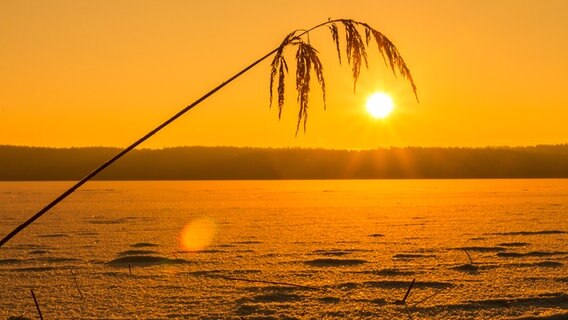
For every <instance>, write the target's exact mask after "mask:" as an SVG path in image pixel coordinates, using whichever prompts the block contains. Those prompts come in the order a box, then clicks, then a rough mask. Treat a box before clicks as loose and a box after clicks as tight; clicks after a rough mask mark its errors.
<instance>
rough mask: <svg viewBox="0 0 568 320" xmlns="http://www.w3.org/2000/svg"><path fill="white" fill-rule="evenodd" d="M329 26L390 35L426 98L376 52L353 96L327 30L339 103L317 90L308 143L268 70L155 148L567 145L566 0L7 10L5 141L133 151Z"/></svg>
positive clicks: (324, 37) (291, 101)
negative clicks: (271, 101) (375, 108)
mask: <svg viewBox="0 0 568 320" xmlns="http://www.w3.org/2000/svg"><path fill="white" fill-rule="evenodd" d="M328 17H332V18H352V19H356V20H360V21H364V22H367V23H369V24H370V25H372V26H373V27H375V28H376V29H378V30H380V31H382V32H384V33H385V34H386V35H387V36H388V37H389V38H390V39H391V40H392V41H393V42H394V43H395V44H396V45H397V47H398V48H399V50H400V52H401V53H402V55H403V57H404V58H405V60H406V62H407V64H408V66H409V67H410V70H411V72H412V74H413V76H414V78H415V81H416V84H417V86H418V92H419V97H420V103H417V102H416V101H415V100H414V97H413V95H412V91H411V88H410V86H409V85H408V83H406V82H404V81H403V80H401V79H396V78H394V77H393V76H392V73H391V72H390V71H388V70H386V69H385V67H384V65H383V64H382V61H380V60H378V59H379V58H378V56H377V52H376V51H370V55H372V56H373V57H374V58H376V59H375V61H374V62H373V63H372V64H371V69H370V70H369V71H366V70H364V71H363V74H362V77H361V79H360V81H359V84H358V91H357V93H356V94H353V84H352V79H351V76H350V72H349V69H348V67H347V66H345V65H343V66H339V64H338V62H337V58H336V56H335V51H334V47H333V43H332V41H331V37H330V34H329V31H328V30H326V29H320V30H319V31H316V32H315V33H314V34H313V35H312V38H311V40H312V44H314V45H315V46H316V47H317V48H318V49H319V50H320V51H321V56H322V59H324V61H323V63H324V68H325V76H326V81H327V86H328V108H327V111H323V110H322V109H323V106H322V103H321V101H320V93H319V91H318V90H314V92H313V97H314V98H313V101H312V104H311V111H310V117H309V120H308V131H307V132H306V133H305V134H303V133H300V134H299V135H298V136H297V137H295V135H294V133H295V121H296V114H297V105H296V101H295V95H294V94H295V93H293V92H292V91H289V93H290V95H289V98H288V101H287V103H286V105H285V107H284V108H285V110H284V117H283V119H282V120H281V121H279V120H278V117H277V111H276V109H274V108H273V109H272V110H271V109H269V108H268V81H269V64H268V62H267V63H263V64H261V65H259V66H257V67H256V68H255V69H253V70H252V71H251V72H250V73H248V74H246V75H244V76H243V77H242V78H240V79H238V80H237V81H236V82H234V83H232V84H230V85H229V86H228V87H226V88H225V89H223V90H222V91H220V92H219V93H217V94H216V95H215V96H213V97H212V98H211V99H209V100H207V101H206V102H204V103H203V104H202V105H200V106H198V107H197V108H196V109H194V110H192V111H190V113H189V114H187V115H186V116H184V117H183V118H182V119H180V120H179V121H177V122H176V123H174V124H173V125H172V126H171V127H169V128H167V129H166V130H164V131H163V132H161V133H160V134H158V135H157V136H156V137H154V138H152V139H151V140H150V141H148V142H147V143H145V144H144V145H143V147H152V148H158V147H165V146H180V145H212V146H217V145H224V146H226V145H233V146H258V147H324V148H375V147H385V146H409V145H410V146H488V145H491V146H495V145H534V144H556V143H567V142H568V125H567V124H566V122H567V121H566V119H568V95H567V94H566V92H567V91H566V85H567V84H568V81H567V80H566V77H567V74H568V59H567V57H568V1H565V0H475V1H471V0H463V1H460V0H431V1H428V0H401V1H378V0H369V1H357V0H352V1H345V0H338V1H335V0H326V1H306V0H302V1H295V0H294V1H290V0H287V1H266V0H242V1H230V0H223V1H222V0H207V1H205V0H203V1H197V0H196V1H158V0H155V1H139V0H130V1H127V0H123V1H114V0H98V1H86V0H85V1H79V0H67V1H63V0H51V1H36V0H3V1H1V2H0V144H12V145H34V146H56V147H67V146H101V145H102V146H126V145H127V144H129V143H131V142H132V141H134V140H135V139H137V138H138V137H139V136H141V135H142V134H143V133H145V132H146V131H148V130H150V129H151V128H153V127H154V126H155V125H157V124H158V123H159V122H161V121H162V120H165V119H166V118H168V117H169V116H170V115H172V114H174V113H175V112H177V111H178V110H179V109H181V108H182V107H184V106H185V105H187V104H189V103H191V102H192V101H193V100H195V99H197V98H198V97H200V96H201V95H202V94H204V93H205V92H207V91H208V90H209V89H211V88H213V87H214V86H216V85H217V84H219V83H220V82H222V81H224V80H225V79H226V78H227V77H229V76H231V75H232V74H233V73H235V72H236V71H238V70H239V69H240V68H242V67H244V66H246V65H247V64H249V63H250V62H252V61H253V60H255V59H256V58H258V57H260V56H262V55H263V54H264V53H266V52H268V51H270V50H272V49H273V48H275V47H276V46H277V45H278V44H279V43H280V41H281V40H282V38H283V36H285V35H286V34H287V33H288V32H290V31H292V30H294V29H299V28H309V27H311V26H313V25H315V24H318V23H320V22H323V21H326V20H327V19H328ZM291 78H292V77H291ZM293 87H294V83H293V82H289V83H288V89H292V88H293ZM377 90H381V91H386V92H389V93H391V94H392V95H393V98H394V100H395V103H396V105H397V107H396V111H395V113H394V114H392V115H391V116H390V117H389V118H388V119H387V120H373V119H372V118H370V117H369V116H368V114H367V113H366V111H365V108H364V101H365V99H366V97H367V96H368V95H369V94H370V93H372V92H374V91H377Z"/></svg>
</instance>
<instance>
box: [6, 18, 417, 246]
mask: <svg viewBox="0 0 568 320" xmlns="http://www.w3.org/2000/svg"><path fill="white" fill-rule="evenodd" d="M338 25H339V26H343V27H344V33H345V44H346V46H345V55H346V57H347V62H348V63H349V64H350V65H351V71H352V75H353V80H354V88H356V85H357V79H358V78H359V74H360V72H361V64H362V62H364V63H365V66H366V67H368V56H367V52H366V49H367V48H368V47H369V45H370V44H371V42H372V40H374V41H375V43H376V44H377V48H378V50H379V52H380V54H381V56H382V58H383V59H384V62H385V64H386V65H387V67H390V68H391V69H392V71H393V73H394V74H395V76H396V72H397V70H398V73H399V74H400V75H401V76H402V78H404V79H406V80H408V81H409V82H410V85H411V86H412V90H413V92H414V95H415V96H416V99H417V100H418V95H417V93H416V86H415V84H414V81H413V79H412V76H411V75H410V70H409V69H408V67H407V66H406V64H405V62H404V60H403V59H402V56H401V55H400V53H399V52H398V50H397V49H396V46H395V45H394V44H393V43H392V42H391V41H390V40H389V39H388V38H387V37H386V36H385V35H383V34H382V33H381V32H379V31H377V30H375V29H373V28H372V27H371V26H369V25H368V24H367V23H364V22H359V21H355V20H351V19H335V20H331V19H330V20H328V21H326V22H323V23H320V24H318V25H316V26H314V27H312V28H310V29H307V30H295V31H293V32H291V33H290V34H288V35H287V36H286V37H285V38H284V40H283V41H282V43H281V44H280V45H279V46H278V47H277V48H275V49H273V50H272V51H270V52H268V53H267V54H265V55H264V56H262V57H261V58H259V59H258V60H256V61H254V62H253V63H251V64H250V65H249V66H247V67H245V68H244V69H242V70H241V71H239V72H237V73H236V74H235V75H233V76H232V77H230V78H229V79H227V80H226V81H224V82H222V83H221V84H220V85H218V86H217V87H215V88H213V89H212V90H211V91H209V92H207V93H206V94H205V95H203V96H202V97H201V98H199V99H197V100H196V101H194V102H193V103H191V104H190V105H188V106H187V107H185V108H183V109H182V110H180V111H179V112H178V113H176V114H175V115H173V116H172V117H171V118H169V119H168V120H166V121H164V122H163V123H161V124H160V125H158V126H157V127H156V128H155V129H153V130H152V131H150V132H148V133H147V134H145V135H144V136H142V137H141V138H140V139H138V140H136V141H135V142H134V143H132V144H131V145H130V146H128V147H126V148H125V149H123V150H122V151H120V152H119V153H118V154H116V155H115V156H114V157H112V158H110V159H109V160H107V161H106V162H105V163H103V164H102V165H100V166H99V167H98V168H96V169H95V170H93V171H92V172H91V173H89V174H88V175H87V176H85V177H84V178H83V179H81V180H80V181H78V182H77V183H75V184H74V185H73V186H72V187H71V188H69V189H68V190H67V191H65V192H63V193H62V194H61V195H60V196H59V197H57V198H56V199H54V200H53V201H52V202H50V203H49V204H47V205H46V206H45V207H44V208H43V209H41V210H40V211H39V212H37V213H36V214H34V215H33V216H32V217H30V218H29V219H28V220H26V221H25V222H24V223H22V224H21V225H19V226H17V227H16V228H15V229H14V230H12V232H10V233H9V234H8V235H6V236H5V237H4V238H3V239H2V240H0V247H2V246H3V245H4V244H5V243H6V242H8V241H9V240H10V239H12V238H13V237H14V236H15V235H17V234H18V233H20V232H21V231H22V230H24V229H25V228H27V227H28V226H29V225H30V224H32V223H33V222H34V221H36V220H37V219H38V218H39V217H41V216H42V215H44V214H45V213H46V212H48V211H49V210H50V209H51V208H53V207H54V206H55V205H57V204H58V203H59V202H61V201H63V199H65V198H67V197H68V196H69V195H71V194H72V193H73V192H74V191H75V190H77V189H79V187H81V186H82V185H83V184H85V183H86V182H87V181H89V180H91V179H92V178H93V177H95V176H96V175H98V174H99V173H100V172H101V171H103V170H104V169H106V168H107V167H109V166H110V165H111V164H113V163H114V162H115V161H117V160H118V159H120V158H122V157H123V156H124V155H126V154H127V153H128V152H130V151H132V150H133V149H134V148H136V147H137V146H139V145H140V144H142V143H143V142H144V141H146V140H148V139H149V138H150V137H152V136H153V135H155V134H156V133H158V132H159V131H160V130H162V129H163V128H165V127H166V126H168V125H169V124H170V123H172V122H174V121H175V120H176V119H178V118H179V117H181V116H182V115H184V114H185V113H187V112H188V111H189V110H191V109H193V108H194V107H195V106H197V105H198V104H200V103H201V102H203V101H204V100H206V99H207V98H209V97H210V96H211V95H213V94H214V93H216V92H217V91H219V90H220V89H222V88H223V87H225V86H226V85H228V84H229V83H231V82H233V80H235V79H237V78H238V77H240V76H241V75H243V74H244V73H245V72H247V71H249V70H250V69H252V68H253V67H255V66H256V65H258V64H259V63H261V62H262V61H264V60H266V59H267V58H268V57H270V56H272V55H273V54H274V55H275V56H274V59H273V61H272V63H271V73H270V104H271V105H272V97H273V85H274V80H275V78H276V76H278V86H277V92H278V98H277V100H278V117H279V118H280V117H281V114H282V109H283V106H284V87H285V81H284V80H285V76H286V74H287V73H288V64H287V62H286V59H285V57H284V51H285V49H286V48H287V47H290V46H293V47H296V48H297V51H296V91H297V94H298V96H297V102H298V105H299V112H298V122H297V125H296V134H298V130H299V128H300V124H301V123H302V122H303V127H304V131H305V130H306V123H307V118H308V104H309V102H308V101H309V93H310V89H311V88H310V82H311V72H312V69H313V70H314V71H315V73H316V80H317V82H318V83H319V85H320V87H321V89H322V93H323V99H324V106H325V79H324V76H323V64H322V63H321V60H320V59H319V57H318V55H317V54H318V51H317V50H316V49H315V48H314V47H313V46H312V45H311V44H310V42H309V38H308V39H307V40H305V39H304V38H303V36H305V35H309V33H310V32H311V31H313V30H315V29H318V28H320V27H323V26H328V27H329V30H330V31H331V35H332V40H333V41H334V43H335V46H336V49H337V53H338V58H339V62H340V63H341V50H340V44H339V28H338ZM360 30H363V32H364V37H363V36H362V35H361V33H360ZM363 39H365V40H363Z"/></svg>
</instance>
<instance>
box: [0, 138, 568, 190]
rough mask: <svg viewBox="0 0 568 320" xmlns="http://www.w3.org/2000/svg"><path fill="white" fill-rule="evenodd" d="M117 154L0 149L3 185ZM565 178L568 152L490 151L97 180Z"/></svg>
mask: <svg viewBox="0 0 568 320" xmlns="http://www.w3.org/2000/svg"><path fill="white" fill-rule="evenodd" d="M118 151H119V149H118V148H107V147H85V148H42V147H21V146H0V181H36V180H37V181H47V180H78V179H80V178H82V177H83V176H85V175H86V174H88V173H89V172H90V171H91V170H93V169H94V168H96V167H97V166H98V165H99V164H100V163H102V162H104V161H105V160H107V159H108V158H110V157H112V156H113V155H114V154H116V153H117V152H118ZM470 178H472V179H473V178H481V179H485V178H568V144H563V145H540V146H533V147H489V148H420V147H407V148H388V149H375V150H361V151H349V150H328V149H299V148H283V149H273V148H237V147H175V148H166V149H159V150H153V149H141V150H134V151H132V153H131V154H128V155H126V156H125V157H124V158H123V159H121V160H120V161H119V162H117V163H116V164H114V165H113V166H111V167H109V168H108V169H107V170H106V171H105V172H102V173H101V174H100V175H99V176H97V177H96V178H95V179H97V180H268V179H470Z"/></svg>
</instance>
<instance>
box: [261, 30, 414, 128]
mask: <svg viewBox="0 0 568 320" xmlns="http://www.w3.org/2000/svg"><path fill="white" fill-rule="evenodd" d="M326 25H327V26H328V28H329V30H330V31H331V38H332V40H333V42H334V44H335V48H336V50H337V57H338V59H339V63H340V64H341V61H342V59H341V56H342V55H341V45H340V40H339V38H340V36H339V29H340V28H339V27H338V26H343V30H344V33H345V56H346V57H347V63H348V64H349V65H350V67H351V73H352V75H353V90H354V91H356V89H357V80H358V79H359V76H360V75H361V67H362V65H363V64H364V65H365V67H366V68H368V67H369V58H368V54H367V50H368V48H369V46H370V45H371V44H372V43H373V42H374V43H375V44H376V45H377V49H378V51H379V53H380V54H381V56H382V58H383V61H384V62H385V64H386V65H387V67H390V69H391V70H392V71H393V73H394V74H395V76H396V74H397V71H398V73H399V74H400V75H401V77H402V78H403V79H406V80H408V81H409V82H410V85H411V87H412V90H413V92H414V95H415V96H416V99H417V100H418V95H417V92H416V85H415V84H414V80H413V79H412V75H411V74H410V70H409V69H408V67H407V66H406V63H405V62H404V59H403V58H402V56H401V55H400V53H399V52H398V50H397V48H396V46H395V45H394V44H393V43H392V42H391V41H390V40H389V39H388V38H387V37H386V36H385V35H383V34H382V33H381V32H379V31H377V30H375V29H373V28H372V27H371V26H369V25H368V24H366V23H363V22H359V21H355V20H351V19H337V20H329V21H327V22H324V23H322V24H320V25H317V26H315V27H313V28H311V29H309V30H296V31H293V32H291V33H290V34H288V35H287V36H286V37H285V38H284V40H283V41H282V43H281V44H280V46H279V47H278V48H277V49H276V53H275V55H274V58H273V59H272V63H271V64H270V66H271V71H270V106H272V102H273V100H274V87H275V84H277V85H276V91H277V96H278V98H277V103H278V117H279V118H281V117H282V109H283V106H284V96H285V95H284V92H285V90H284V89H285V78H286V75H287V74H288V63H287V62H286V58H285V55H284V53H285V49H286V48H287V47H296V56H295V57H296V61H295V62H296V92H297V102H298V106H299V111H298V121H297V124H296V134H298V131H299V129H300V125H301V124H303V128H304V131H305V130H306V124H307V119H308V106H309V105H308V104H309V94H310V82H311V80H312V69H313V71H314V72H315V78H316V79H317V82H318V84H319V85H320V88H321V91H322V94H323V104H324V108H326V100H325V78H324V75H323V64H322V63H321V60H320V59H319V57H318V51H317V50H316V49H315V48H314V47H313V46H312V45H311V44H310V43H309V38H308V40H306V39H304V36H305V35H309V33H310V32H311V31H312V30H314V29H317V28H319V27H322V26H326Z"/></svg>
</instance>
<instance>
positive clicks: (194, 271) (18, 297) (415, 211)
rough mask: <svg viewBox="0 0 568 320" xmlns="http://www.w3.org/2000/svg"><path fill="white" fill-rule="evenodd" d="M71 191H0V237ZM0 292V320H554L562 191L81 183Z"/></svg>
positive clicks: (552, 184)
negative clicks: (18, 318)
mask: <svg viewBox="0 0 568 320" xmlns="http://www.w3.org/2000/svg"><path fill="white" fill-rule="evenodd" d="M71 184H72V182H2V183H0V235H1V236H4V235H5V234H7V233H8V232H9V231H11V229H12V228H13V227H15V226H16V225H18V224H19V223H21V222H22V221H23V220H25V219H27V218H28V217H29V216H31V215H32V214H34V213H35V212H36V211H37V210H39V209H40V208H41V207H43V206H44V205H45V204H47V202H49V201H50V200H52V199H53V198H55V197H56V196H57V195H58V193H60V192H62V191H63V190H64V189H65V188H67V187H69V186H70V185H71ZM192 250H193V251H192ZM413 279H416V282H415V284H414V286H413V287H412V289H411V291H410V294H409V296H408V298H407V299H406V301H405V304H401V303H396V302H397V300H401V299H402V298H403V297H404V295H405V293H406V292H407V290H408V287H409V285H410V283H411V282H412V280H413ZM260 281H265V282H271V283H262V282H260ZM0 283H1V284H2V285H1V286H0V319H6V318H8V317H9V316H17V315H22V314H23V315H25V316H26V317H29V318H32V319H36V318H37V312H36V310H35V306H34V302H33V300H32V298H31V295H30V289H33V290H34V292H35V294H36V296H37V298H38V300H39V303H40V306H41V309H42V311H43V316H44V318H46V319H134V318H137V319H322V318H330V319H331V318H345V319H364V318H369V319H472V318H479V319H567V318H568V180H553V179H551V180H330V181H323V180H321V181H179V182H176V181H173V182H172V181H167V182H166V181H164V182H90V183H88V184H87V185H86V186H84V187H83V189H80V190H79V191H78V192H76V193H75V194H73V195H72V196H71V197H70V198H68V199H67V200H65V201H64V202H63V203H61V204H60V205H59V206H57V207H55V209H53V210H52V211H51V212H49V213H48V214H46V215H45V216H44V217H42V218H41V219H40V220H38V221H37V222H36V223H35V224H32V225H31V226H30V227H29V228H28V229H26V230H25V231H24V232H23V233H21V234H20V235H18V236H16V237H15V238H14V239H13V240H12V241H11V242H9V243H8V244H7V245H6V246H5V247H2V248H0ZM81 295H82V296H83V297H82V298H81Z"/></svg>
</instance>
